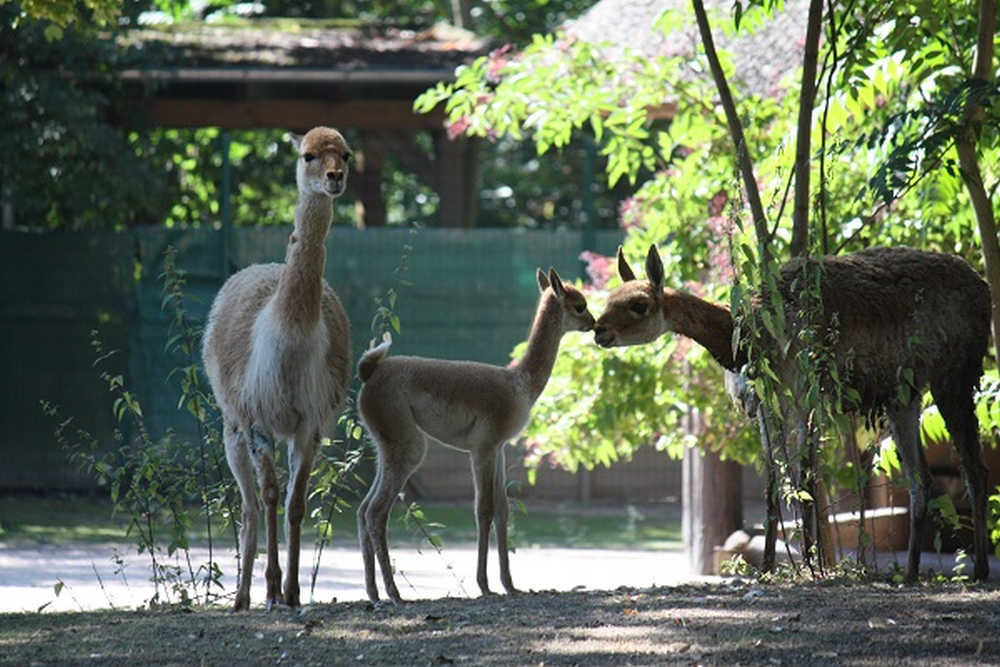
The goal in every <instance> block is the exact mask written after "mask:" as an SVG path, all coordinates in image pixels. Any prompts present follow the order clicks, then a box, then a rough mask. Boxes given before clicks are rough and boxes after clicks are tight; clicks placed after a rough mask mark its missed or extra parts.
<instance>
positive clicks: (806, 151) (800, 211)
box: [791, 0, 823, 257]
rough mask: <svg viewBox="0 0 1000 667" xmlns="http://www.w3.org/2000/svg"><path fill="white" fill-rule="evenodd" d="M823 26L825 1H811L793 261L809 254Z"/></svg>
mask: <svg viewBox="0 0 1000 667" xmlns="http://www.w3.org/2000/svg"><path fill="white" fill-rule="evenodd" d="M822 26H823V0H811V2H810V3H809V18H808V21H807V24H806V44H805V54H804V56H803V60H802V87H801V88H800V90H799V122H798V133H797V136H796V139H795V195H794V197H795V208H794V212H793V214H792V245H791V252H792V257H798V256H801V255H805V254H807V253H808V252H809V166H810V165H809V158H810V153H811V141H812V112H813V105H814V104H815V102H816V63H817V61H818V60H819V35H820V32H822Z"/></svg>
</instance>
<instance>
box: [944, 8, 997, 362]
mask: <svg viewBox="0 0 1000 667" xmlns="http://www.w3.org/2000/svg"><path fill="white" fill-rule="evenodd" d="M996 13H997V7H996V0H979V40H978V44H977V46H976V61H975V64H974V65H973V69H972V82H973V83H974V82H976V81H981V82H983V83H985V82H987V81H989V79H990V76H991V74H992V70H993V36H994V33H995V32H996ZM982 118H983V107H982V105H981V104H979V102H978V101H977V99H976V96H975V94H974V91H973V90H970V93H969V98H968V101H967V102H966V105H965V112H964V113H963V117H962V125H961V127H960V128H959V131H958V136H957V137H955V150H956V151H957V152H958V162H959V165H961V169H962V180H963V181H965V188H966V190H968V192H969V199H970V200H971V201H972V209H973V211H974V212H975V214H976V223H977V225H978V227H979V240H980V244H981V246H982V248H983V262H984V263H985V265H986V281H987V283H989V286H990V295H991V296H992V298H993V341H994V346H996V347H1000V311H998V310H997V308H998V306H1000V243H998V242H997V228H996V219H995V218H994V215H993V206H992V204H991V203H990V199H989V196H988V194H987V192H986V188H985V186H984V185H983V177H982V173H981V172H980V170H979V158H978V156H977V154H976V144H977V142H978V139H979V137H978V132H977V130H978V127H979V124H980V123H981V121H982Z"/></svg>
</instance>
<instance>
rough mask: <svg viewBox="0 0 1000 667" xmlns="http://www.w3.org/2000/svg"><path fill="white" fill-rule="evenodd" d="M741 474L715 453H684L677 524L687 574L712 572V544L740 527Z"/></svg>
mask: <svg viewBox="0 0 1000 667" xmlns="http://www.w3.org/2000/svg"><path fill="white" fill-rule="evenodd" d="M742 473H743V471H742V469H741V468H740V465H739V464H738V463H736V462H735V461H723V460H722V459H720V458H719V455H718V454H717V453H715V452H703V451H701V450H700V449H698V448H693V447H689V448H688V449H687V450H686V451H685V452H684V468H683V474H682V491H681V493H682V496H683V498H682V508H683V509H682V516H681V525H682V531H683V533H684V548H685V551H687V554H688V565H689V567H690V572H691V574H716V572H715V547H717V546H721V545H722V544H723V543H724V542H725V541H726V538H727V537H729V536H730V535H731V534H732V533H733V531H736V530H739V529H740V528H742V527H743V474H742Z"/></svg>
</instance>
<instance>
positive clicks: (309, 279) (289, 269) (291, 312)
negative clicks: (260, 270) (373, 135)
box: [275, 193, 333, 331]
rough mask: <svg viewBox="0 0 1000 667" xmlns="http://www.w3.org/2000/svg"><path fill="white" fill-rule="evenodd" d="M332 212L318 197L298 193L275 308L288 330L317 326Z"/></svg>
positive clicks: (303, 329)
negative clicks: (326, 243) (327, 236)
mask: <svg viewBox="0 0 1000 667" xmlns="http://www.w3.org/2000/svg"><path fill="white" fill-rule="evenodd" d="M332 218H333V210H332V207H331V205H330V199H329V198H328V197H325V196H322V195H307V194H303V193H299V202H298V205H297V206H296V207H295V231H294V232H293V234H292V236H291V238H290V239H289V241H288V250H287V252H286V253H285V270H284V272H283V273H282V275H281V281H280V282H279V283H278V291H277V294H276V296H275V298H276V299H277V302H276V304H275V305H276V307H277V310H278V316H279V317H280V319H281V321H282V322H283V323H284V324H285V325H286V326H288V327H291V328H294V329H298V330H300V331H305V330H307V329H308V328H310V327H311V326H315V324H316V323H317V322H319V315H320V307H321V303H322V297H323V270H324V268H325V267H326V246H325V245H324V244H325V241H326V234H327V231H328V230H329V229H330V221H331V220H332Z"/></svg>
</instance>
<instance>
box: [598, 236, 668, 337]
mask: <svg viewBox="0 0 1000 667" xmlns="http://www.w3.org/2000/svg"><path fill="white" fill-rule="evenodd" d="M618 274H619V275H620V276H621V279H622V283H623V284H622V286H621V287H619V288H618V289H616V290H615V291H614V292H612V293H611V295H610V296H609V297H608V302H607V305H606V306H605V308H604V313H603V314H601V316H600V317H599V318H597V323H596V324H595V325H594V340H595V341H596V342H597V344H598V345H600V346H601V347H615V346H625V345H640V344H642V343H649V342H651V341H654V340H656V339H657V338H659V337H660V336H662V335H663V334H664V333H666V332H667V331H669V330H670V329H669V327H668V326H667V314H666V312H665V311H664V295H663V263H662V262H661V261H660V255H659V253H657V252H656V247H655V246H650V248H649V253H648V254H647V255H646V276H647V277H648V280H636V277H635V274H634V273H632V267H630V266H629V265H628V262H627V261H626V260H625V254H624V253H623V252H622V248H621V246H619V247H618Z"/></svg>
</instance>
